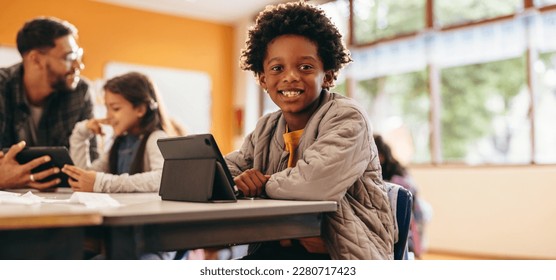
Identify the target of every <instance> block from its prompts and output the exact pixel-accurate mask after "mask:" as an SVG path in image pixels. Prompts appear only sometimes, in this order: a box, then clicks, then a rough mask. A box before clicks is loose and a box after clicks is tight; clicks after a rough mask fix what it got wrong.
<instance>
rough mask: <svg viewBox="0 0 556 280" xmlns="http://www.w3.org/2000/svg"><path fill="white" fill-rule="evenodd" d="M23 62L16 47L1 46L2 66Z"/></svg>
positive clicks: (0, 62) (0, 60)
mask: <svg viewBox="0 0 556 280" xmlns="http://www.w3.org/2000/svg"><path fill="white" fill-rule="evenodd" d="M18 62H21V56H20V55H19V52H18V51H17V49H16V48H12V47H6V46H0V67H8V66H12V65H14V64H16V63H18Z"/></svg>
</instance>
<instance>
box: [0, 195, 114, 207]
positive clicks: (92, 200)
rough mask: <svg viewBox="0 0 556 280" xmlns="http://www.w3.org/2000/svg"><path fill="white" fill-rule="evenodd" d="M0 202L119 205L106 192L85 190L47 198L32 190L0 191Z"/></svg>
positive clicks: (96, 205) (95, 205)
mask: <svg viewBox="0 0 556 280" xmlns="http://www.w3.org/2000/svg"><path fill="white" fill-rule="evenodd" d="M0 203H10V204H25V205H32V204H39V203H55V204H66V203H72V204H84V205H85V206H86V207H87V208H111V207H119V206H120V203H119V202H118V201H117V200H115V199H113V198H112V197H110V195H109V194H106V193H86V192H74V193H73V194H72V195H71V197H70V198H68V199H48V198H44V197H40V196H37V195H35V194H33V193H32V192H30V191H29V192H26V193H25V194H18V193H12V192H4V191H0Z"/></svg>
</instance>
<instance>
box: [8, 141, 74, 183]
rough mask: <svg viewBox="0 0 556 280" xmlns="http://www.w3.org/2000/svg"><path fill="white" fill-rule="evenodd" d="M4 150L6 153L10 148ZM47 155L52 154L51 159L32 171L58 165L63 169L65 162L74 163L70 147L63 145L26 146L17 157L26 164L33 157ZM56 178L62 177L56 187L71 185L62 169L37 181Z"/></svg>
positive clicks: (21, 162) (35, 171) (18, 160)
mask: <svg viewBox="0 0 556 280" xmlns="http://www.w3.org/2000/svg"><path fill="white" fill-rule="evenodd" d="M2 151H3V152H4V154H6V153H7V152H8V149H3V150H2ZM46 155H48V156H50V158H51V160H50V161H49V162H46V163H44V164H42V165H39V166H38V167H35V168H34V169H33V170H31V173H37V172H41V171H44V170H46V169H49V168H52V167H58V168H60V169H62V167H64V164H70V165H73V161H72V160H71V158H70V156H69V152H68V149H67V148H66V147H63V146H55V147H26V148H25V149H23V150H22V151H21V152H19V153H18V154H17V155H16V156H15V159H16V160H17V162H19V163H20V164H25V163H27V162H29V161H31V160H33V159H36V158H38V157H42V156H46ZM55 178H60V179H61V182H60V184H58V185H56V186H54V187H64V188H69V187H70V185H69V183H68V175H66V174H65V173H63V172H62V171H60V173H58V174H54V175H50V176H48V177H46V178H44V179H42V180H38V181H37V182H47V181H50V180H53V179H55Z"/></svg>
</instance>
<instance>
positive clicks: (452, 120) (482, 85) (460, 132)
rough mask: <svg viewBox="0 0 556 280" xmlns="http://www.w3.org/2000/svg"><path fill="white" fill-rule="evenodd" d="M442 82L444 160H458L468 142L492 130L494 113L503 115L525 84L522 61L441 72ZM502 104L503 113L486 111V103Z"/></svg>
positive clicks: (500, 62) (523, 61)
mask: <svg viewBox="0 0 556 280" xmlns="http://www.w3.org/2000/svg"><path fill="white" fill-rule="evenodd" d="M441 79H442V93H441V98H442V106H441V107H442V113H441V114H442V116H441V127H442V152H443V157H444V159H445V160H448V161H449V160H461V159H463V158H464V156H465V155H466V154H467V149H468V147H469V145H470V144H471V143H473V142H474V141H476V140H478V139H480V138H482V137H484V136H486V135H487V134H489V132H490V131H491V130H492V127H491V120H492V119H493V117H494V116H495V115H496V114H501V115H503V114H506V113H507V110H508V109H509V107H510V106H509V105H510V102H511V100H512V99H513V98H514V97H515V96H516V95H517V94H518V93H519V90H520V89H521V87H522V86H523V85H524V84H525V59H524V58H517V59H510V60H505V61H499V62H492V63H485V64H477V65H469V66H463V67H454V68H450V69H444V70H443V71H442V74H441ZM494 96H498V97H501V98H502V100H503V101H504V106H503V111H502V112H493V111H491V110H489V108H488V106H487V101H488V100H489V99H490V98H492V97H494Z"/></svg>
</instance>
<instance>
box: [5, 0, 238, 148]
mask: <svg viewBox="0 0 556 280" xmlns="http://www.w3.org/2000/svg"><path fill="white" fill-rule="evenodd" d="M0 7H1V8H0V45H5V46H12V47H15V36H16V33H17V31H18V30H19V28H20V27H21V26H22V25H23V23H24V22H25V21H27V20H29V19H31V18H33V17H36V16H41V15H48V16H55V17H59V18H62V19H65V20H67V21H69V22H71V23H73V24H74V25H75V26H76V27H77V28H78V29H79V44H80V45H81V47H83V49H84V50H85V56H84V62H85V64H86V67H85V70H84V71H83V75H84V76H86V77H88V78H89V79H99V78H102V77H103V69H104V66H105V65H106V63H108V62H109V61H118V62H125V63H133V64H143V65H150V66H163V67H172V68H180V69H184V70H193V71H202V72H206V73H207V74H208V75H209V76H210V77H211V79H212V90H213V93H212V108H211V110H212V127H211V132H212V133H213V134H214V136H215V138H216V139H217V141H218V143H219V146H220V148H221V149H222V151H223V153H227V152H229V151H231V149H232V144H233V143H232V140H233V135H234V133H233V122H232V116H233V113H232V110H233V105H232V104H233V88H234V85H233V72H234V69H235V68H237V65H238V62H237V61H236V60H235V59H234V58H235V57H236V56H234V55H233V44H234V29H233V27H232V26H228V25H223V24H217V23H211V22H205V21H199V20H193V19H185V18H181V17H175V16H169V15H163V14H157V13H149V12H144V11H140V10H135V9H129V8H123V7H119V6H114V5H109V4H104V3H100V2H95V1H87V0H18V1H14V0H0Z"/></svg>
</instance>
